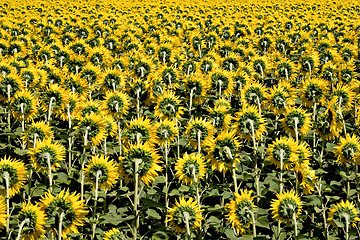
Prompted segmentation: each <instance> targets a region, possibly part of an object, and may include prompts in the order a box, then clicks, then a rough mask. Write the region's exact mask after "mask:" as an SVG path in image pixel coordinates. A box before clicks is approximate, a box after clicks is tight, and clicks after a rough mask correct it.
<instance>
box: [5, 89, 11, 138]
mask: <svg viewBox="0 0 360 240" xmlns="http://www.w3.org/2000/svg"><path fill="white" fill-rule="evenodd" d="M6 87H7V97H8V103H9V110H8V113H7V114H8V116H7V119H8V129H9V130H10V131H11V105H10V91H11V85H10V84H8V85H6ZM8 142H9V144H11V138H10V135H9V136H8Z"/></svg>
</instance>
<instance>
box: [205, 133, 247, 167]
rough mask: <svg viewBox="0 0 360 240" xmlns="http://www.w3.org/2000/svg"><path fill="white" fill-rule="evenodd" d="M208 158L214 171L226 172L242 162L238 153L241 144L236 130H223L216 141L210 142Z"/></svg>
mask: <svg viewBox="0 0 360 240" xmlns="http://www.w3.org/2000/svg"><path fill="white" fill-rule="evenodd" d="M208 145H209V148H210V149H209V154H208V158H209V159H211V165H212V169H213V170H215V169H217V170H218V171H220V172H226V171H228V170H229V169H231V168H232V167H236V164H237V163H238V162H240V159H239V156H238V153H239V151H240V146H241V145H240V142H239V139H238V138H237V136H236V130H235V129H233V130H229V129H227V130H223V131H222V132H221V133H220V134H219V135H218V136H217V137H216V138H215V139H214V140H211V141H210V142H209V144H208Z"/></svg>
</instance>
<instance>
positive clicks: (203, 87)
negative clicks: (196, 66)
mask: <svg viewBox="0 0 360 240" xmlns="http://www.w3.org/2000/svg"><path fill="white" fill-rule="evenodd" d="M209 87H210V83H209V78H208V77H206V76H205V75H190V76H188V77H187V78H186V80H185V92H186V95H187V97H189V98H191V99H192V102H193V103H194V104H201V103H202V102H203V101H204V100H205V96H206V94H207V91H208V90H209Z"/></svg>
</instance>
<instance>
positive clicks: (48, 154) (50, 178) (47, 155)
mask: <svg viewBox="0 0 360 240" xmlns="http://www.w3.org/2000/svg"><path fill="white" fill-rule="evenodd" d="M45 154H46V160H47V165H48V171H49V173H48V176H49V185H50V186H49V191H50V192H52V174H51V161H50V153H48V152H46V153H45Z"/></svg>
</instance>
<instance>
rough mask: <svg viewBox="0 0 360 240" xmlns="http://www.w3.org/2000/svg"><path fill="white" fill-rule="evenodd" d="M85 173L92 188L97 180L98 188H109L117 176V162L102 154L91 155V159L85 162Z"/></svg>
mask: <svg viewBox="0 0 360 240" xmlns="http://www.w3.org/2000/svg"><path fill="white" fill-rule="evenodd" d="M85 174H86V176H87V177H88V179H89V181H90V182H91V184H92V185H93V188H94V189H95V187H96V181H98V188H102V189H104V190H109V189H111V188H112V187H113V186H114V185H115V184H116V181H117V179H118V178H119V173H118V167H117V164H116V163H115V162H114V161H113V160H109V157H105V156H104V155H100V156H99V155H98V156H92V158H91V160H90V161H89V162H88V163H87V164H86V167H85Z"/></svg>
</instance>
